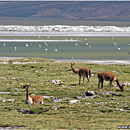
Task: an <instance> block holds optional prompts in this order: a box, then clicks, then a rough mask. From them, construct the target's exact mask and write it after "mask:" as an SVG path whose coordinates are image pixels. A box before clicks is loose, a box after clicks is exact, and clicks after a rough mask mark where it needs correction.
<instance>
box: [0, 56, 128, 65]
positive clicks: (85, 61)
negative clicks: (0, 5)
mask: <svg viewBox="0 0 130 130" xmlns="http://www.w3.org/2000/svg"><path fill="white" fill-rule="evenodd" d="M22 58H25V57H0V60H1V63H5V62H8V61H9V60H14V59H22ZM39 58H40V57H39ZM53 60H56V62H61V63H63V62H69V63H87V64H104V65H107V64H119V65H130V60H108V59H107V60H89V59H53ZM34 63H36V62H34Z"/></svg>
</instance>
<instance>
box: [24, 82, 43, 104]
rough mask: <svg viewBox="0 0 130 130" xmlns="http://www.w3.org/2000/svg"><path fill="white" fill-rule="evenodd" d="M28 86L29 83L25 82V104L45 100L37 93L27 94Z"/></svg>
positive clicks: (39, 102)
mask: <svg viewBox="0 0 130 130" xmlns="http://www.w3.org/2000/svg"><path fill="white" fill-rule="evenodd" d="M29 87H30V85H28V84H25V85H24V86H23V89H26V100H25V103H26V104H43V103H44V102H45V99H44V97H42V96H39V95H29Z"/></svg>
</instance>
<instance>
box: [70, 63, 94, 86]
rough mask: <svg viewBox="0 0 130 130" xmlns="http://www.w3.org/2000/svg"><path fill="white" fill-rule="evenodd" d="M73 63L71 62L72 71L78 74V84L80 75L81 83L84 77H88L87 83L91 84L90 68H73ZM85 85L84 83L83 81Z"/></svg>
mask: <svg viewBox="0 0 130 130" xmlns="http://www.w3.org/2000/svg"><path fill="white" fill-rule="evenodd" d="M74 65H75V63H71V68H72V71H73V72H74V73H76V74H78V75H79V85H80V81H81V77H83V83H84V77H86V78H87V79H88V82H89V85H90V84H91V76H92V69H90V68H80V69H79V70H75V69H74ZM84 86H85V83H84Z"/></svg>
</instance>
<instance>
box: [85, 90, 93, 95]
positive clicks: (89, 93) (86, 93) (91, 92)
mask: <svg viewBox="0 0 130 130" xmlns="http://www.w3.org/2000/svg"><path fill="white" fill-rule="evenodd" d="M93 95H95V93H94V92H93V91H87V92H85V96H93Z"/></svg>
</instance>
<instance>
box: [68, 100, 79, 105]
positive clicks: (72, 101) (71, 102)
mask: <svg viewBox="0 0 130 130" xmlns="http://www.w3.org/2000/svg"><path fill="white" fill-rule="evenodd" d="M78 101H79V100H70V104H73V103H77V102H78Z"/></svg>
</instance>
